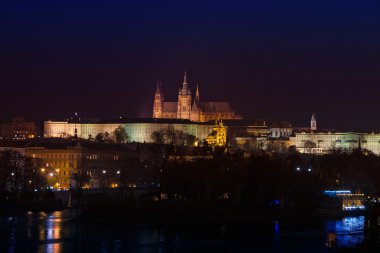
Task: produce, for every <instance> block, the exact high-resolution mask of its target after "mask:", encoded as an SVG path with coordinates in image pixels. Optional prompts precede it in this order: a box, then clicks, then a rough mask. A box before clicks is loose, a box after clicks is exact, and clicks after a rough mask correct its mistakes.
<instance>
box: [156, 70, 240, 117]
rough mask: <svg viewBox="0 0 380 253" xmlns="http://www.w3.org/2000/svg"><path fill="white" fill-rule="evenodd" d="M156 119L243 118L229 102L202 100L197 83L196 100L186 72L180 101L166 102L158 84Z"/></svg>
mask: <svg viewBox="0 0 380 253" xmlns="http://www.w3.org/2000/svg"><path fill="white" fill-rule="evenodd" d="M153 118H155V119H161V118H164V119H187V120H191V121H195V122H208V121H215V120H226V119H242V117H241V116H240V115H237V114H236V113H235V112H234V111H233V110H232V108H231V106H230V104H229V103H228V102H201V101H200V96H199V88H198V85H197V89H196V93H195V97H194V100H193V99H192V95H191V90H190V88H189V84H188V82H187V76H186V72H185V76H184V80H183V85H182V88H181V89H180V90H179V92H178V102H166V101H165V100H164V95H163V93H162V88H161V87H160V85H159V84H157V88H156V93H155V95H154V103H153Z"/></svg>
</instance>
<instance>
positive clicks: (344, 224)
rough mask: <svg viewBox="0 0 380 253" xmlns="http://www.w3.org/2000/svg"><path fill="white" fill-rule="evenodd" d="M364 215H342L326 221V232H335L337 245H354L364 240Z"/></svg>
mask: <svg viewBox="0 0 380 253" xmlns="http://www.w3.org/2000/svg"><path fill="white" fill-rule="evenodd" d="M365 221H366V219H365V217H364V216H357V217H344V218H342V219H339V220H331V221H327V222H326V232H335V233H336V241H337V246H338V247H349V248H350V247H355V246H356V245H358V244H360V243H362V242H363V241H364V228H365Z"/></svg>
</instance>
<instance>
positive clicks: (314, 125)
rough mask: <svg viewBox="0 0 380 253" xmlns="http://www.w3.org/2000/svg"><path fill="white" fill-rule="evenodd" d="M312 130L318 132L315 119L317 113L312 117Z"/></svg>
mask: <svg viewBox="0 0 380 253" xmlns="http://www.w3.org/2000/svg"><path fill="white" fill-rule="evenodd" d="M310 130H311V131H317V118H316V117H315V113H313V115H312V116H311V120H310Z"/></svg>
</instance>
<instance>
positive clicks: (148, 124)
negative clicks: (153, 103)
mask: <svg viewBox="0 0 380 253" xmlns="http://www.w3.org/2000/svg"><path fill="white" fill-rule="evenodd" d="M119 126H121V127H124V128H125V130H126V132H127V134H128V137H129V140H128V141H129V142H140V143H150V142H153V139H152V133H153V132H159V131H161V130H165V129H168V128H169V127H173V128H174V130H178V131H182V132H184V133H187V134H190V135H193V136H195V137H196V138H197V139H199V140H204V139H206V137H207V136H208V135H209V134H210V133H211V132H212V129H213V124H206V123H200V122H198V123H196V122H191V121H189V120H177V119H126V120H123V119H118V120H112V121H98V122H74V121H61V122H58V121H46V122H44V137H45V138H70V137H73V136H74V135H75V133H76V134H77V136H78V137H79V138H82V139H89V138H95V136H96V135H97V134H99V133H105V132H108V133H110V134H112V133H113V132H114V131H115V129H116V128H117V127H119Z"/></svg>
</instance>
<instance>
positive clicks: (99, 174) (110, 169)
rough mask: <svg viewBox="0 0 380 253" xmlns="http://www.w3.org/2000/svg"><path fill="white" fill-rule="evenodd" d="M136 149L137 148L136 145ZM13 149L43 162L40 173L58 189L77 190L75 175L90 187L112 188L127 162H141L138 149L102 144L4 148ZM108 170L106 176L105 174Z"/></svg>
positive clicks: (38, 144) (47, 143) (52, 143)
mask: <svg viewBox="0 0 380 253" xmlns="http://www.w3.org/2000/svg"><path fill="white" fill-rule="evenodd" d="M132 146H133V145H132ZM0 150H13V151H17V152H20V153H21V154H23V155H25V156H27V157H30V158H32V159H36V160H40V161H41V168H40V173H41V174H43V175H45V176H46V178H47V182H48V185H49V186H50V187H54V188H56V189H68V188H70V187H74V186H75V184H76V182H75V181H74V180H73V177H72V176H73V174H81V175H85V176H86V177H88V178H89V180H88V182H86V185H87V187H89V188H99V187H111V186H112V184H117V183H118V177H119V174H120V171H122V170H123V169H124V168H123V166H124V165H125V161H126V159H137V157H138V153H137V152H136V148H135V147H131V146H127V147H121V146H118V145H101V144H98V143H91V142H77V141H76V142H72V141H66V140H60V141H53V140H47V141H31V142H28V143H26V142H24V143H23V144H20V145H17V143H16V145H15V143H13V146H6V147H0ZM104 171H105V173H103V172H104Z"/></svg>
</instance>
